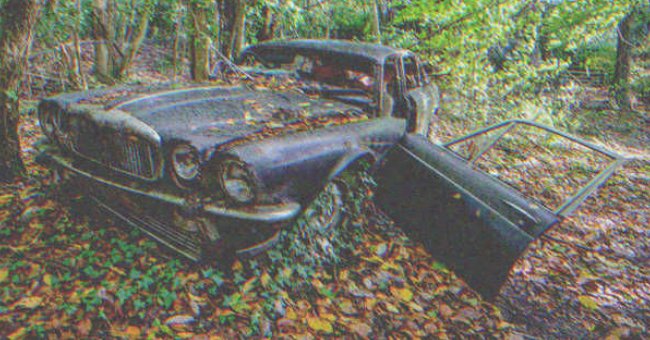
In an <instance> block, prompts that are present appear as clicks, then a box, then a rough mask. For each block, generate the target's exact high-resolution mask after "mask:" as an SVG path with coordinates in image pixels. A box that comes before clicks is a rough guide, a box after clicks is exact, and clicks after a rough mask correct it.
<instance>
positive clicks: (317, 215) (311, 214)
mask: <svg viewBox="0 0 650 340" xmlns="http://www.w3.org/2000/svg"><path fill="white" fill-rule="evenodd" d="M345 193H346V187H345V184H344V183H343V182H342V181H337V180H334V181H331V182H329V183H327V184H326V185H325V187H324V188H323V191H322V192H321V193H320V194H319V195H318V196H317V197H316V199H314V201H313V202H312V203H311V204H310V205H309V206H308V207H307V208H306V209H305V211H304V212H303V214H302V216H301V217H300V218H299V219H298V221H297V222H296V225H295V227H294V228H295V230H296V235H295V236H296V239H295V242H294V244H293V245H292V246H293V248H294V249H295V250H296V252H298V253H302V254H301V255H304V256H305V257H306V258H310V259H313V260H323V261H324V262H332V261H333V260H335V259H336V252H335V249H334V241H335V239H336V238H337V235H338V233H339V231H340V230H338V229H339V227H340V226H341V225H342V224H343V222H344V221H345V218H346V212H345V210H346V209H345Z"/></svg>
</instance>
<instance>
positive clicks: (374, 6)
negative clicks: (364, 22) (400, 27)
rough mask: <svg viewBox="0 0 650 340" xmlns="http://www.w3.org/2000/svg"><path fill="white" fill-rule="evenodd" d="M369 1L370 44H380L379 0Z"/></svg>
mask: <svg viewBox="0 0 650 340" xmlns="http://www.w3.org/2000/svg"><path fill="white" fill-rule="evenodd" d="M369 1H370V19H371V20H370V39H371V41H372V42H376V43H381V27H380V25H381V22H380V18H379V0H369Z"/></svg>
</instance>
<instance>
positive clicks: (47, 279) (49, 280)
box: [0, 274, 52, 286]
mask: <svg viewBox="0 0 650 340" xmlns="http://www.w3.org/2000/svg"><path fill="white" fill-rule="evenodd" d="M0 276H1V275H0ZM0 281H2V280H0ZM43 283H45V284H46V285H48V286H51V285H52V275H50V274H45V275H43Z"/></svg>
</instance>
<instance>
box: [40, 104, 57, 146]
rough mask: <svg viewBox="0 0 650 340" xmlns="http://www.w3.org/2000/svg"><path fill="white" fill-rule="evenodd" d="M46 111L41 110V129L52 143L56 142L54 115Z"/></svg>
mask: <svg viewBox="0 0 650 340" xmlns="http://www.w3.org/2000/svg"><path fill="white" fill-rule="evenodd" d="M44 111H45V110H43V109H41V110H40V111H39V115H38V116H39V117H38V120H39V122H40V124H41V129H42V130H43V133H44V134H45V136H47V138H49V139H50V140H52V141H56V136H55V134H54V115H52V114H51V113H47V112H44Z"/></svg>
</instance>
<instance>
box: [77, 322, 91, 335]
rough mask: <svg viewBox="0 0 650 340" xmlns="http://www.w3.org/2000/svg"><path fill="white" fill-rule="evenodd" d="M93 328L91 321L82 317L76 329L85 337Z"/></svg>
mask: <svg viewBox="0 0 650 340" xmlns="http://www.w3.org/2000/svg"><path fill="white" fill-rule="evenodd" d="M92 329H93V322H92V320H90V319H83V320H81V321H79V323H78V324H77V331H78V332H79V335H80V336H81V337H86V336H88V334H90V330H92Z"/></svg>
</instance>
